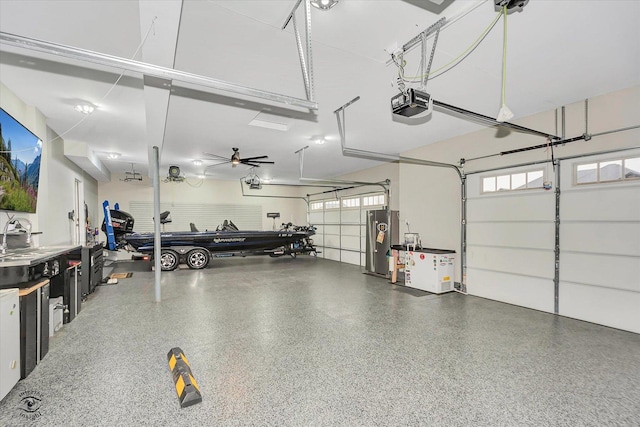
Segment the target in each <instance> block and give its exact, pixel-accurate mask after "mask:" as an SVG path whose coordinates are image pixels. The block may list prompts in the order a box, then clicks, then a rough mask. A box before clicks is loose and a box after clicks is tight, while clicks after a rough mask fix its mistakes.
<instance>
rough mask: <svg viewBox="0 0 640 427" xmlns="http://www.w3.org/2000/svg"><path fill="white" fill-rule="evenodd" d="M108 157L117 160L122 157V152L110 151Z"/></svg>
mask: <svg viewBox="0 0 640 427" xmlns="http://www.w3.org/2000/svg"><path fill="white" fill-rule="evenodd" d="M107 157H108V158H109V159H111V160H115V159H117V158H119V157H120V153H109V154H107Z"/></svg>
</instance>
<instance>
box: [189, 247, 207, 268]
mask: <svg viewBox="0 0 640 427" xmlns="http://www.w3.org/2000/svg"><path fill="white" fill-rule="evenodd" d="M207 264H209V251H208V250H206V249H201V248H196V249H192V250H190V251H189V252H188V253H187V265H188V266H189V268H193V269H194V270H200V269H202V268H205V267H206V266H207Z"/></svg>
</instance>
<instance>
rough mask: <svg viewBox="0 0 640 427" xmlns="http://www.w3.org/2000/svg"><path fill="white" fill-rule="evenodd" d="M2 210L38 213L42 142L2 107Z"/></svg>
mask: <svg viewBox="0 0 640 427" xmlns="http://www.w3.org/2000/svg"><path fill="white" fill-rule="evenodd" d="M0 135H1V138H0V211H2V210H4V211H17V212H27V213H35V212H36V204H37V201H38V183H39V181H40V159H41V156H42V141H41V140H40V139H39V138H38V137H37V136H35V135H34V134H32V133H31V132H30V131H29V130H28V129H27V128H25V127H24V126H22V125H21V124H20V122H18V121H17V120H16V119H14V118H13V117H11V115H9V114H8V113H7V112H6V111H4V110H3V109H1V108H0Z"/></svg>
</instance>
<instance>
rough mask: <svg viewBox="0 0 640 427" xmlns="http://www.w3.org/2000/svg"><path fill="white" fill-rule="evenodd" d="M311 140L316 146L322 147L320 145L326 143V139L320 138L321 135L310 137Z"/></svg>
mask: <svg viewBox="0 0 640 427" xmlns="http://www.w3.org/2000/svg"><path fill="white" fill-rule="evenodd" d="M311 140H312V141H313V142H315V143H316V144H318V145H322V144H324V143H325V142H327V139H326V138H325V137H324V136H322V135H317V136H312V137H311Z"/></svg>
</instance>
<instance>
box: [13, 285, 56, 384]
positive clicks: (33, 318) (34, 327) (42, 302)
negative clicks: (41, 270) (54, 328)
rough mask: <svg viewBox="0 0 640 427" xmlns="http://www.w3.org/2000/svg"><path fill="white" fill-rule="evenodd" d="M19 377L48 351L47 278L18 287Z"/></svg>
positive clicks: (28, 371) (26, 373)
mask: <svg viewBox="0 0 640 427" xmlns="http://www.w3.org/2000/svg"><path fill="white" fill-rule="evenodd" d="M19 295H20V378H26V377H27V375H29V374H30V373H31V371H33V368H35V367H36V365H37V364H38V362H39V361H40V360H42V358H43V357H44V356H46V354H47V353H48V352H49V280H45V281H42V282H40V283H37V284H35V285H33V286H31V287H30V288H26V289H20V292H19Z"/></svg>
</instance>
